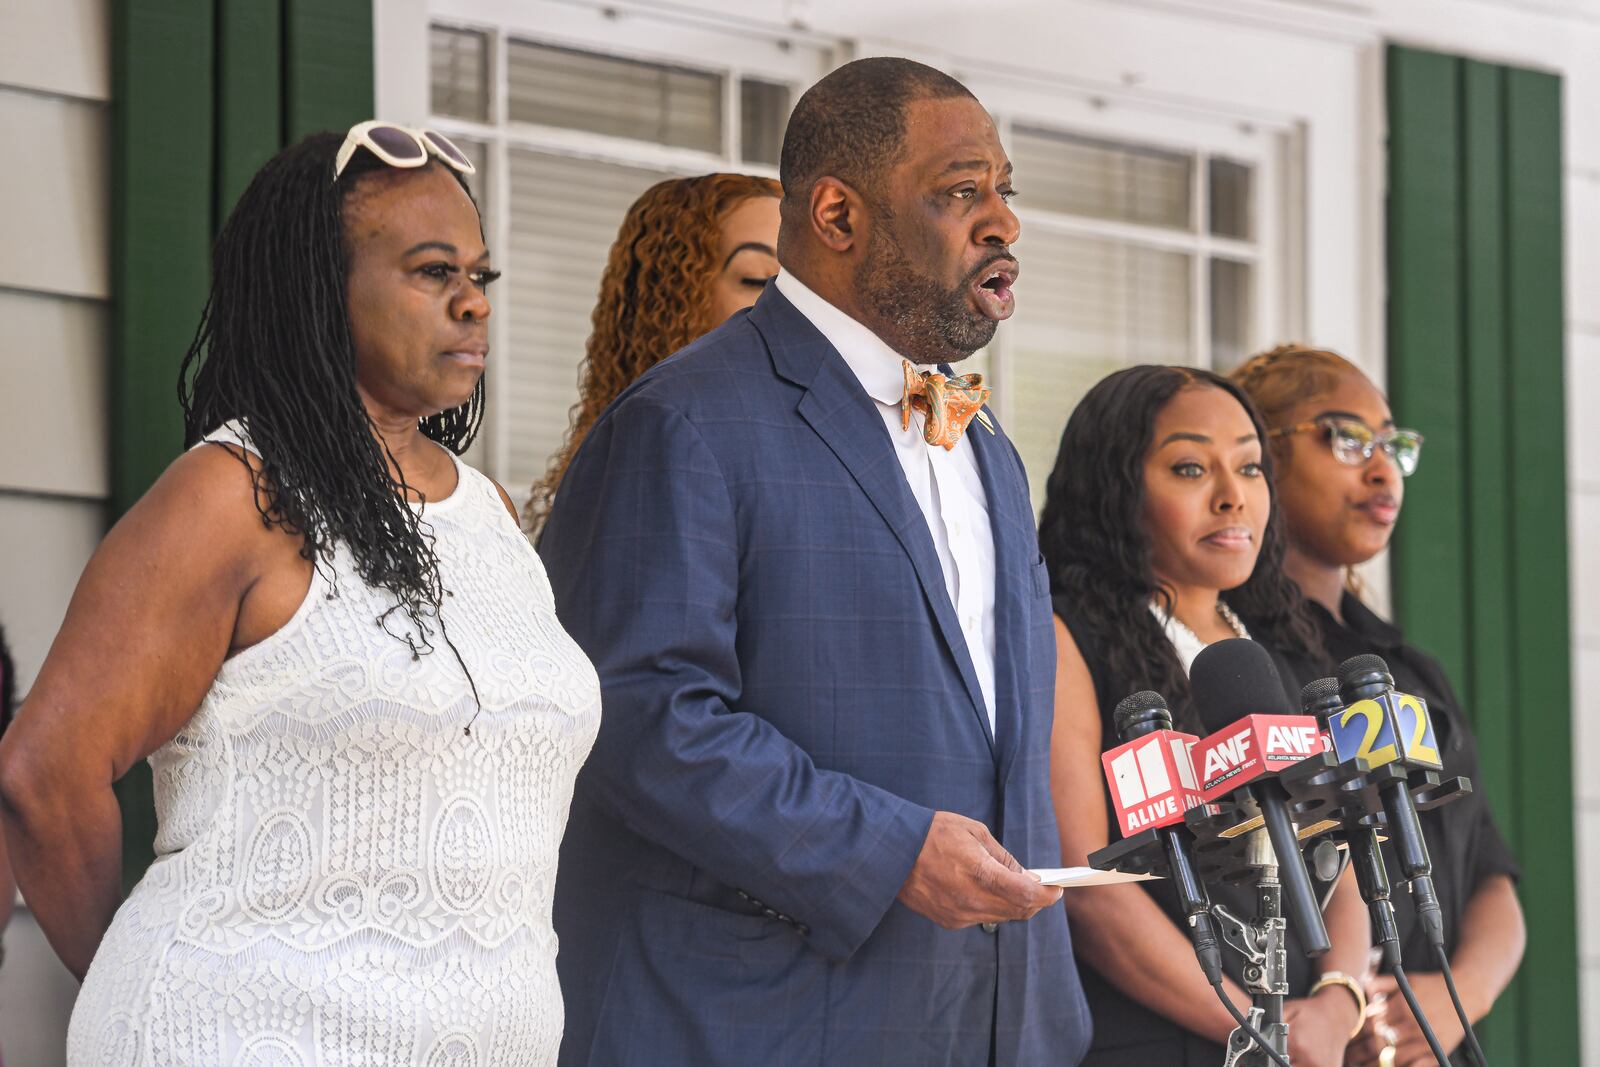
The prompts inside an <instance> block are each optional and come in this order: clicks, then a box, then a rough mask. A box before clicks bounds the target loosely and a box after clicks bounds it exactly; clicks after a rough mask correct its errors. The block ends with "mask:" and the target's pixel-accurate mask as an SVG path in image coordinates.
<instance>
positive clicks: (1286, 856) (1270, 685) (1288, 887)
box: [1189, 638, 1409, 956]
mask: <svg viewBox="0 0 1600 1067" xmlns="http://www.w3.org/2000/svg"><path fill="white" fill-rule="evenodd" d="M1189 687H1190V692H1191V693H1192V694H1193V698H1194V706H1195V710H1196V711H1197V712H1198V714H1199V717H1200V722H1201V724H1202V725H1203V726H1204V727H1205V729H1206V730H1207V732H1208V733H1209V734H1211V735H1213V736H1215V735H1217V734H1220V733H1222V732H1224V731H1228V730H1229V728H1230V727H1234V726H1235V724H1237V723H1238V722H1239V721H1240V720H1242V719H1247V718H1249V717H1251V716H1290V717H1291V718H1294V719H1298V718H1300V716H1299V713H1298V712H1297V711H1296V710H1295V709H1294V708H1293V707H1292V706H1291V705H1290V703H1289V695H1288V693H1286V692H1285V691H1284V688H1283V682H1282V681H1281V680H1280V678H1279V677H1278V669H1277V668H1276V667H1274V666H1273V664H1272V657H1271V656H1270V655H1269V654H1268V653H1267V650H1266V649H1264V648H1262V647H1261V646H1260V645H1259V644H1257V643H1256V642H1254V641H1251V640H1248V639H1246V638H1230V639H1229V640H1226V641H1218V642H1216V643H1215V644H1211V645H1207V646H1206V647H1205V648H1203V649H1201V650H1200V654H1199V655H1198V656H1196V657H1195V660H1194V664H1193V666H1191V667H1190V668H1189ZM1247 725H1249V726H1253V723H1251V724H1247ZM1240 740H1241V741H1243V740H1244V738H1243V737H1242V736H1241V738H1240ZM1265 756H1266V753H1263V773H1257V774H1256V775H1254V776H1253V778H1252V780H1250V781H1248V782H1246V783H1245V784H1244V785H1242V786H1241V787H1239V789H1238V790H1237V792H1238V793H1241V794H1244V795H1245V796H1246V797H1247V798H1248V799H1251V800H1254V801H1255V803H1256V805H1257V807H1259V808H1260V809H1261V819H1262V822H1263V823H1265V824H1266V828H1267V836H1268V838H1269V839H1270V840H1271V841H1272V851H1273V852H1274V853H1275V854H1276V856H1277V860H1278V877H1279V879H1280V880H1281V881H1282V884H1283V890H1284V897H1285V904H1286V910H1287V911H1288V913H1289V916H1290V917H1291V918H1292V919H1293V921H1294V924H1295V929H1296V930H1297V931H1298V932H1299V934H1300V942H1301V945H1302V947H1303V948H1304V949H1305V954H1306V955H1307V956H1321V955H1323V954H1325V953H1326V952H1327V951H1328V949H1329V948H1330V947H1332V946H1331V944H1330V943H1329V941H1328V929H1327V927H1326V926H1325V925H1323V922H1322V909H1321V908H1320V907H1318V905H1317V896H1316V893H1315V892H1314V891H1313V890H1312V888H1311V876H1310V875H1309V874H1307V873H1306V864H1305V858H1304V857H1303V856H1302V855H1301V854H1300V841H1299V838H1298V837H1297V836H1296V833H1295V827H1294V823H1293V821H1291V820H1290V818H1289V810H1288V794H1287V793H1286V792H1285V791H1284V788H1283V785H1282V784H1281V783H1280V782H1279V781H1278V780H1277V778H1276V771H1277V769H1278V768H1275V767H1272V766H1271V765H1270V764H1267V763H1266V762H1265ZM1265 772H1270V773H1265ZM1204 777H1206V778H1208V779H1209V778H1210V775H1209V773H1208V774H1206V775H1204ZM1207 799H1208V800H1209V799H1211V797H1210V796H1209V795H1208V797H1207ZM1408 799H1409V797H1408Z"/></svg>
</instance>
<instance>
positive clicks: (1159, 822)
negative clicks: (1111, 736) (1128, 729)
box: [1100, 730, 1200, 837]
mask: <svg viewBox="0 0 1600 1067" xmlns="http://www.w3.org/2000/svg"><path fill="white" fill-rule="evenodd" d="M1195 741H1196V738H1195V736H1194V735H1193V734H1186V733H1181V732H1179V731H1177V730H1156V731H1154V732H1152V733H1148V734H1145V735H1144V736H1142V737H1137V738H1135V739H1134V740H1132V741H1128V742H1126V743H1124V744H1121V745H1118V746H1117V747H1116V748H1113V749H1111V750H1110V751H1108V752H1105V753H1102V754H1101V756H1100V765H1101V766H1102V767H1103V768H1104V770H1105V775H1106V785H1107V786H1109V787H1110V791H1111V806H1112V807H1113V808H1115V809H1116V813H1117V825H1118V826H1119V827H1121V829H1122V836H1123V837H1131V836H1132V835H1134V834H1136V833H1138V832H1140V831H1141V830H1148V829H1150V828H1151V827H1153V826H1173V825H1176V824H1177V823H1180V822H1182V821H1183V813H1184V812H1186V811H1188V810H1189V809H1190V808H1192V807H1196V806H1197V805H1199V803H1200V789H1199V785H1198V783H1197V782H1196V781H1195V776H1194V763H1193V762H1192V761H1191V760H1190V758H1189V749H1190V747H1191V746H1192V745H1194V743H1195Z"/></svg>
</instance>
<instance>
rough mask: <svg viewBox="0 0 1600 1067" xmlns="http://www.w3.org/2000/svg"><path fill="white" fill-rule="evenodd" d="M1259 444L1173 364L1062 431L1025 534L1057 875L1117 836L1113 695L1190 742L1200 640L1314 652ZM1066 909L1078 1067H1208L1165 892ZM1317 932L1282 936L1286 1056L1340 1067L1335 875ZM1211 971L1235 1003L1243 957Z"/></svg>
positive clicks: (1094, 395)
mask: <svg viewBox="0 0 1600 1067" xmlns="http://www.w3.org/2000/svg"><path fill="white" fill-rule="evenodd" d="M1265 440H1266V430H1265V428H1264V427H1263V426H1262V425H1261V422H1260V419H1259V418H1258V417H1257V415H1256V414H1255V411H1254V409H1253V408H1252V407H1251V406H1250V403H1249V401H1248V400H1246V399H1245V397H1244V394H1243V392H1242V391H1241V390H1240V389H1239V388H1238V387H1237V386H1235V385H1233V384H1232V383H1231V382H1229V381H1227V380H1226V379H1224V378H1221V377H1218V376H1217V375H1215V374H1212V373H1210V372H1209V371H1204V370H1195V369H1190V368H1184V367H1152V366H1141V367H1130V368H1128V369H1127V370H1123V371H1119V372H1117V373H1115V374H1113V375H1111V376H1110V377H1108V378H1106V379H1104V380H1103V381H1101V382H1100V383H1099V384H1097V385H1096V386H1095V387H1094V388H1093V389H1091V390H1089V392H1088V394H1087V395H1086V396H1085V397H1084V398H1083V400H1082V401H1080V402H1079V404H1078V406H1077V408H1076V409H1075V410H1074V411H1073V413H1072V417H1071V419H1070V420H1069V421H1068V423H1067V428H1066V431H1065V433H1063V434H1062V436H1061V450H1060V453H1059V455H1058V456H1057V459H1056V465H1055V468H1054V469H1053V470H1052V471H1051V473H1050V478H1049V481H1048V483H1047V490H1046V499H1045V506H1044V512H1043V514H1042V515H1041V517H1040V525H1039V545H1040V549H1041V552H1042V554H1043V556H1044V560H1045V563H1046V565H1047V567H1048V568H1049V573H1050V583H1051V594H1052V598H1053V603H1054V606H1055V612H1056V645H1057V676H1056V713H1055V714H1056V719H1055V729H1054V733H1053V735H1052V739H1051V785H1052V792H1053V799H1054V802H1055V807H1056V818H1057V822H1058V827H1059V831H1060V834H1061V848H1062V858H1063V862H1066V863H1069V864H1081V863H1084V862H1086V857H1087V856H1088V854H1089V853H1091V852H1093V851H1095V850H1096V849H1098V848H1102V847H1104V846H1105V845H1106V844H1107V843H1109V842H1110V841H1111V840H1113V839H1114V838H1116V837H1119V836H1120V833H1119V832H1118V831H1116V830H1115V829H1114V826H1115V820H1114V817H1113V816H1112V813H1111V808H1110V803H1109V799H1108V797H1107V795H1106V793H1105V786H1104V784H1103V778H1102V775H1101V771H1100V759H1099V753H1100V752H1101V751H1102V750H1103V749H1107V748H1110V747H1112V746H1113V745H1115V744H1116V743H1117V738H1116V734H1115V731H1114V729H1113V726H1112V720H1111V716H1112V711H1113V709H1114V708H1115V707H1116V704H1117V702H1118V701H1120V700H1121V699H1122V698H1123V697H1125V696H1127V695H1128V694H1130V693H1133V692H1136V691H1138V690H1141V689H1153V690H1155V691H1156V692H1158V693H1161V694H1162V695H1163V696H1165V697H1166V699H1167V701H1168V703H1169V704H1170V706H1171V707H1172V711H1173V718H1174V719H1175V721H1176V723H1177V726H1178V728H1179V729H1183V730H1187V731H1188V732H1191V733H1204V732H1205V731H1204V730H1203V729H1202V728H1201V727H1200V725H1199V723H1198V720H1197V718H1196V716H1195V712H1194V709H1193V707H1192V706H1191V702H1190V694H1189V679H1188V669H1189V665H1190V664H1191V663H1192V662H1193V660H1194V658H1195V656H1196V655H1197V654H1198V653H1199V652H1200V650H1201V648H1203V647H1204V646H1205V645H1207V644H1210V643H1211V642H1213V641H1219V640H1223V639H1226V638H1233V637H1252V636H1253V637H1255V638H1257V639H1264V641H1265V643H1266V644H1267V645H1268V647H1269V650H1272V651H1277V649H1278V648H1286V649H1290V650H1293V651H1294V652H1296V653H1299V654H1301V655H1304V656H1306V657H1309V658H1313V659H1320V658H1321V656H1322V653H1321V651H1320V648H1319V647H1318V642H1317V639H1316V635H1315V633H1314V632H1313V630H1312V628H1311V624H1310V622H1309V621H1308V619H1307V617H1306V615H1305V609H1304V607H1303V606H1302V604H1301V602H1300V597H1299V595H1298V593H1297V592H1296V591H1295V589H1294V586H1293V584H1292V583H1291V582H1289V580H1288V579H1287V578H1285V577H1284V575H1283V572H1282V569H1281V567H1282V562H1283V552H1284V534H1283V521H1282V519H1281V518H1280V517H1279V516H1278V515H1277V513H1276V511H1275V509H1274V507H1273V493H1272V481H1271V473H1272V472H1271V461H1270V459H1269V457H1268V456H1267V454H1266V453H1265V451H1264V448H1265V445H1264V442H1265ZM1245 619H1248V620H1250V621H1249V624H1248V626H1247V625H1246V623H1245V621H1244V620H1245ZM1275 646H1276V647H1275ZM1286 684H1287V683H1286ZM1289 695H1290V696H1291V697H1297V695H1298V694H1297V693H1290V694H1289ZM1212 899H1213V900H1214V901H1216V902H1219V903H1223V904H1226V905H1227V906H1228V907H1229V908H1230V909H1231V910H1233V911H1234V912H1235V914H1240V915H1252V914H1254V912H1255V900H1254V894H1253V893H1252V892H1250V891H1249V890H1241V889H1238V888H1235V887H1213V893H1212ZM1067 914H1068V918H1069V919H1070V920H1071V923H1072V939H1073V947H1074V949H1075V951H1076V952H1077V954H1078V958H1079V961H1080V962H1081V963H1083V964H1084V965H1085V966H1083V967H1081V968H1080V970H1081V972H1082V974H1083V983H1084V992H1085V994H1086V995H1087V996H1088V999H1089V1007H1090V1011H1091V1013H1092V1014H1093V1016H1094V1020H1095V1041H1094V1046H1093V1050H1092V1051H1091V1052H1090V1054H1089V1057H1088V1058H1087V1059H1086V1060H1084V1063H1085V1064H1086V1065H1089V1067H1108V1065H1115V1067H1143V1065H1150V1067H1156V1065H1159V1067H1183V1065H1190V1064H1192V1065H1195V1067H1200V1065H1206V1067H1209V1065H1211V1064H1215V1063H1220V1062H1221V1061H1222V1059H1223V1049H1222V1044H1223V1043H1224V1042H1225V1041H1226V1040H1227V1037H1228V1034H1229V1032H1230V1031H1231V1030H1232V1029H1233V1025H1234V1023H1233V1019H1232V1018H1231V1017H1230V1016H1229V1015H1228V1013H1227V1011H1226V1010H1225V1009H1224V1008H1223V1006H1222V1005H1221V1004H1219V1003H1218V1002H1217V999H1216V996H1215V995H1214V993H1213V992H1212V990H1211V989H1210V988H1209V987H1208V986H1207V984H1206V982H1205V979H1204V978H1203V977H1202V974H1201V971H1200V968H1199V966H1198V965H1197V964H1196V962H1195V959H1194V953H1193V950H1192V948H1191V946H1190V943H1189V939H1188V936H1187V935H1186V934H1185V933H1184V932H1183V930H1182V929H1181V928H1180V926H1179V924H1178V921H1177V918H1178V917H1179V916H1181V914H1182V912H1181V910H1180V909H1179V907H1178V903H1177V900H1176V897H1175V896H1174V894H1173V893H1172V892H1171V890H1170V888H1169V887H1168V883H1166V882H1161V883H1152V884H1151V885H1150V886H1145V885H1140V886H1108V887H1101V888H1093V889H1079V890H1074V891H1072V892H1071V893H1069V894H1067ZM1327 925H1328V934H1329V937H1330V939H1331V940H1332V942H1333V950H1332V951H1331V952H1329V953H1328V954H1327V955H1326V956H1324V957H1322V958H1321V959H1320V960H1318V961H1315V962H1313V961H1310V960H1308V959H1307V958H1306V957H1305V955H1304V953H1303V952H1302V951H1300V949H1299V947H1298V944H1297V943H1296V939H1295V938H1294V936H1293V930H1292V929H1291V931H1290V942H1291V943H1290V946H1289V950H1288V965H1289V982H1290V995H1291V997H1292V998H1294V999H1292V1000H1290V1001H1288V1002H1287V1004H1286V1005H1285V1017H1286V1018H1287V1020H1288V1021H1289V1023H1290V1028H1289V1045H1290V1051H1291V1053H1292V1057H1291V1058H1292V1059H1293V1060H1294V1062H1295V1063H1297V1064H1303V1065H1306V1067H1335V1065H1337V1064H1339V1063H1340V1061H1341V1058H1342V1055H1343V1048H1344V1045H1345V1043H1346V1041H1347V1040H1348V1038H1349V1037H1350V1036H1351V1034H1352V1033H1353V1032H1354V1031H1355V1030H1356V1029H1357V1028H1358V1027H1359V1025H1360V1022H1361V1008H1362V1006H1361V1004H1360V1003H1359V997H1358V996H1357V994H1358V993H1359V989H1358V988H1357V987H1356V986H1355V983H1354V981H1353V980H1350V979H1346V978H1343V977H1342V976H1344V975H1356V974H1360V973H1361V972H1362V971H1363V970H1364V969H1365V966H1366V955H1367V944H1368V935H1367V920H1366V914H1365V912H1364V911H1363V909H1362V905H1361V901H1360V899H1359V897H1358V896H1357V895H1356V893H1355V890H1354V886H1353V885H1351V884H1350V880H1349V879H1348V878H1343V879H1341V880H1340V882H1339V884H1338V886H1337V887H1336V888H1335V889H1334V891H1333V894H1332V899H1331V903H1330V904H1329V907H1328V911H1327ZM1224 964H1225V968H1226V970H1227V972H1228V973H1227V977H1226V979H1225V981H1224V988H1225V989H1226V990H1227V992H1228V994H1229V996H1230V997H1231V998H1232V999H1233V1001H1234V1002H1235V1004H1237V1005H1238V1006H1239V1007H1240V1008H1241V1009H1243V1008H1247V1007H1248V1006H1249V998H1248V997H1247V996H1246V995H1245V993H1244V990H1243V988H1242V986H1241V985H1240V974H1241V972H1242V968H1243V960H1242V957H1241V956H1239V954H1237V953H1236V952H1234V951H1233V950H1232V949H1231V948H1228V949H1225V950H1224ZM1335 973H1337V974H1339V975H1340V976H1341V977H1339V978H1334V977H1333V976H1334V975H1335ZM1319 974H1320V975H1323V976H1326V977H1327V979H1328V980H1326V981H1319ZM1336 986H1338V988H1336Z"/></svg>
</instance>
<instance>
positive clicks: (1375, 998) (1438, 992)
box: [1345, 970, 1466, 1067]
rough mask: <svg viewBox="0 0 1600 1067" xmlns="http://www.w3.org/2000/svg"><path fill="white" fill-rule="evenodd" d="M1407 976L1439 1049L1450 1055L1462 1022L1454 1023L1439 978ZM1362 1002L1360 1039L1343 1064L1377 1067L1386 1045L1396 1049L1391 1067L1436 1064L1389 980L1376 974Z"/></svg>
mask: <svg viewBox="0 0 1600 1067" xmlns="http://www.w3.org/2000/svg"><path fill="white" fill-rule="evenodd" d="M1406 977H1407V978H1408V979H1410V980H1411V991H1412V992H1413V993H1415V994H1416V995H1417V1003H1418V1004H1420V1005H1421V1006H1422V1011H1423V1013H1424V1014H1425V1015H1427V1017H1428V1023H1429V1025H1431V1026H1432V1027H1433V1033H1434V1036H1436V1037H1437V1038H1438V1039H1439V1044H1440V1045H1442V1046H1443V1047H1444V1050H1445V1051H1446V1052H1454V1051H1455V1050H1456V1047H1457V1046H1459V1045H1460V1044H1461V1040H1462V1038H1463V1037H1465V1036H1466V1034H1465V1032H1464V1031H1463V1030H1462V1029H1461V1020H1459V1019H1457V1018H1456V1010H1455V1006H1454V1005H1452V1004H1451V1003H1450V991H1449V990H1448V989H1447V988H1445V984H1444V975H1442V974H1439V973H1437V972H1430V971H1409V970H1408V971H1407V972H1406ZM1367 998H1368V1004H1369V1007H1368V1009H1367V1022H1366V1025H1365V1026H1364V1027H1363V1028H1362V1031H1361V1035H1360V1036H1359V1037H1357V1038H1356V1039H1355V1040H1354V1041H1352V1042H1351V1043H1350V1051H1349V1055H1348V1056H1347V1058H1346V1060H1345V1062H1346V1063H1347V1064H1348V1065H1349V1067H1368V1065H1369V1064H1370V1065H1376V1064H1377V1063H1378V1057H1379V1056H1380V1055H1381V1054H1382V1053H1383V1050H1384V1048H1385V1046H1388V1045H1393V1046H1394V1047H1395V1055H1394V1065H1395V1067H1412V1065H1425V1064H1432V1063H1434V1062H1435V1060H1434V1058H1433V1052H1432V1051H1431V1050H1430V1049H1429V1048H1428V1039H1427V1038H1425V1037H1423V1036H1422V1027H1420V1026H1418V1025H1417V1020H1416V1018H1415V1017H1413V1016H1412V1014H1411V1009H1410V1007H1408V1006H1407V1004H1406V1001H1405V997H1403V996H1401V995H1400V987H1399V985H1398V984H1397V983H1396V982H1395V980H1394V978H1393V977H1391V976H1390V975H1387V974H1381V975H1378V976H1377V977H1376V978H1373V979H1372V980H1371V981H1370V982H1368V983H1367Z"/></svg>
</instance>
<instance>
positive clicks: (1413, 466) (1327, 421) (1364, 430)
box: [1267, 416, 1422, 478]
mask: <svg viewBox="0 0 1600 1067" xmlns="http://www.w3.org/2000/svg"><path fill="white" fill-rule="evenodd" d="M1307 430H1321V431H1322V432H1323V433H1325V434H1326V435H1327V438H1328V447H1329V448H1331V449H1332V450H1333V456H1334V458H1335V459H1337V460H1338V461H1339V462H1340V463H1345V464H1348V465H1349V466H1352V467H1359V466H1361V465H1362V464H1365V463H1367V462H1369V461H1370V460H1371V459H1372V453H1373V452H1375V451H1377V450H1378V449H1380V448H1381V449H1383V452H1384V454H1385V455H1387V456H1388V457H1389V458H1390V459H1392V460H1394V465H1395V466H1396V467H1398V468H1400V476H1401V477H1403V478H1409V477H1410V476H1411V475H1413V474H1415V473H1416V470H1417V460H1418V459H1420V458H1421V456H1422V435H1421V434H1420V433H1418V432H1417V431H1415V430H1384V431H1383V432H1382V433H1374V432H1373V431H1372V429H1371V428H1370V427H1368V426H1367V425H1366V424H1365V423H1363V422H1358V421H1356V420H1354V419H1344V418H1338V417H1335V416H1324V417H1323V418H1320V419H1312V420H1311V421H1309V422H1301V423H1296V424H1295V425H1293V426H1283V427H1280V428H1278V429H1276V430H1273V431H1272V432H1271V433H1269V434H1268V435H1267V436H1269V437H1287V436H1288V435H1289V434H1292V433H1304V432H1306V431H1307Z"/></svg>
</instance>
